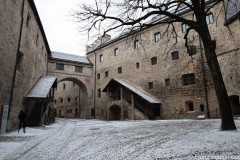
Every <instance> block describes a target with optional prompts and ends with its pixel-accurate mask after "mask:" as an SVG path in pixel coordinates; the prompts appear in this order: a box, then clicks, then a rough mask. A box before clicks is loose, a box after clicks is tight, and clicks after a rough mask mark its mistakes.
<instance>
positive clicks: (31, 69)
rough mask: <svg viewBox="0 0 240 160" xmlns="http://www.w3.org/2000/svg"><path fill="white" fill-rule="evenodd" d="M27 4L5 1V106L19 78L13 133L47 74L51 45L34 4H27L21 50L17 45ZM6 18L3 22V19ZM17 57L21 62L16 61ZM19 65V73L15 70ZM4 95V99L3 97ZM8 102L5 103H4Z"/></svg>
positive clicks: (13, 105) (11, 124)
mask: <svg viewBox="0 0 240 160" xmlns="http://www.w3.org/2000/svg"><path fill="white" fill-rule="evenodd" d="M22 2H23V1H12V0H10V1H5V0H4V1H3V4H1V7H0V8H1V27H0V28H1V43H3V44H1V45H0V46H1V47H2V48H3V49H1V56H2V57H1V60H0V61H1V67H3V68H1V71H3V73H2V72H1V75H0V77H5V78H4V80H2V78H0V79H1V81H3V87H2V90H1V100H0V102H1V105H3V104H6V103H8V101H9V94H10V89H11V85H12V81H13V75H14V74H15V76H16V78H15V82H14V90H13V94H12V97H13V98H12V103H11V106H10V117H9V123H8V125H9V129H10V130H11V129H14V128H16V127H17V125H18V119H17V117H18V113H19V111H20V110H21V109H25V107H28V106H24V96H26V94H27V93H28V92H29V90H30V89H31V88H32V86H33V85H34V84H35V83H36V81H37V80H38V79H39V78H40V77H41V76H45V75H46V73H47V57H48V54H49V53H47V52H48V50H49V49H48V44H47V42H46V40H45V39H44V38H45V37H44V36H45V35H44V32H43V30H41V29H40V28H41V22H40V20H39V19H38V15H37V11H36V8H35V7H34V6H33V5H34V4H33V2H32V1H30V0H29V1H28V0H25V5H24V11H23V26H22V34H21V42H20V49H19V52H18V56H17V45H18V39H19V35H20V33H21V31H20V23H21V5H22ZM2 17H3V18H2ZM16 57H17V59H18V60H17V61H16ZM15 65H16V72H15V70H14V67H15ZM2 74H3V75H2ZM2 95H4V96H2ZM3 99H4V100H3Z"/></svg>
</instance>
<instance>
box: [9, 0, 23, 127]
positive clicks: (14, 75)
mask: <svg viewBox="0 0 240 160" xmlns="http://www.w3.org/2000/svg"><path fill="white" fill-rule="evenodd" d="M24 5H25V0H23V1H22V8H21V24H20V29H19V35H18V44H17V52H16V61H15V64H14V71H13V80H12V84H11V90H10V98H9V110H8V120H7V126H8V123H9V117H10V112H11V107H12V98H13V90H14V84H15V80H16V72H17V62H18V55H19V51H20V45H21V40H22V31H23V21H24V18H23V14H24ZM7 128H8V127H7Z"/></svg>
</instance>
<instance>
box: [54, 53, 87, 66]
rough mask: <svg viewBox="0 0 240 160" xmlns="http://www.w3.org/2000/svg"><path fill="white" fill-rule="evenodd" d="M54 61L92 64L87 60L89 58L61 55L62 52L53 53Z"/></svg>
mask: <svg viewBox="0 0 240 160" xmlns="http://www.w3.org/2000/svg"><path fill="white" fill-rule="evenodd" d="M52 59H58V60H63V61H72V62H78V63H85V64H91V62H90V61H89V60H88V59H87V57H84V56H78V55H73V54H67V53H61V52H52Z"/></svg>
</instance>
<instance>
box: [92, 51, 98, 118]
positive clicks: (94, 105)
mask: <svg viewBox="0 0 240 160" xmlns="http://www.w3.org/2000/svg"><path fill="white" fill-rule="evenodd" d="M96 57H97V56H96V52H94V87H93V108H94V119H96V74H97V71H96V69H97V67H96V63H97V60H96Z"/></svg>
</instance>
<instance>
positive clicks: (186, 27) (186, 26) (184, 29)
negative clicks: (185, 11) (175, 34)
mask: <svg viewBox="0 0 240 160" xmlns="http://www.w3.org/2000/svg"><path fill="white" fill-rule="evenodd" d="M188 28H189V26H188V25H187V24H185V23H183V24H182V32H183V33H184V32H186V31H187V29H188Z"/></svg>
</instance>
